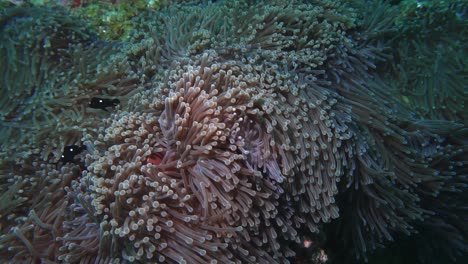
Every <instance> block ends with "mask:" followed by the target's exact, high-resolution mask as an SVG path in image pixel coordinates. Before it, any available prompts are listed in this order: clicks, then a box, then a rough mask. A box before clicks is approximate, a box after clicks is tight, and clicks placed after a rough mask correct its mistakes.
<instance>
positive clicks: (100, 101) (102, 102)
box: [89, 97, 120, 111]
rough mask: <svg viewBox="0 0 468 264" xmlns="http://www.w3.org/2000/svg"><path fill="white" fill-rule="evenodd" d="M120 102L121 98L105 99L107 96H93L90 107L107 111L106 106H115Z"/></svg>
mask: <svg viewBox="0 0 468 264" xmlns="http://www.w3.org/2000/svg"><path fill="white" fill-rule="evenodd" d="M119 103H120V100H119V99H105V98H99V97H93V98H91V101H90V102H89V107H91V108H95V109H102V110H104V111H107V109H106V107H114V106H117V105H118V104H119Z"/></svg>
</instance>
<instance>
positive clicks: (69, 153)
mask: <svg viewBox="0 0 468 264" xmlns="http://www.w3.org/2000/svg"><path fill="white" fill-rule="evenodd" d="M85 149H86V146H81V147H80V146H78V145H71V146H65V147H64V148H63V152H62V157H61V158H60V161H61V162H63V163H64V164H65V163H68V162H72V163H74V162H75V160H74V159H75V156H76V155H78V154H80V153H81V152H83V150H85Z"/></svg>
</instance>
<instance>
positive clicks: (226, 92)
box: [0, 1, 467, 263]
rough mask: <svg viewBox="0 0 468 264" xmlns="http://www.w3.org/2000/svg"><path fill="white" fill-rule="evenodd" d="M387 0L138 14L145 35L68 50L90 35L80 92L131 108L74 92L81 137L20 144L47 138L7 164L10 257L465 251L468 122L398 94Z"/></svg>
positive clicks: (259, 258)
mask: <svg viewBox="0 0 468 264" xmlns="http://www.w3.org/2000/svg"><path fill="white" fill-rule="evenodd" d="M372 5H373V6H372V10H373V12H372V13H371V14H370V13H368V12H364V11H361V10H364V7H363V6H362V5H360V4H358V3H353V4H345V3H340V2H337V1H305V3H284V2H282V1H271V2H269V3H268V4H265V3H264V2H263V1H258V2H257V1H253V2H252V1H219V2H216V3H202V4H196V5H185V6H183V5H179V4H173V5H170V6H169V7H167V8H166V9H164V10H161V11H160V12H158V13H156V14H155V13H152V12H149V13H142V14H141V15H140V16H139V17H137V18H135V20H134V23H135V25H134V31H133V33H132V34H130V37H129V42H128V43H119V42H104V41H101V40H98V39H97V38H96V39H95V38H89V40H88V41H89V44H88V45H87V46H80V44H76V45H71V50H64V51H63V55H60V56H58V58H61V57H62V56H65V57H66V56H69V54H75V52H76V50H77V49H78V48H76V47H82V48H81V50H82V51H80V52H82V53H83V54H89V56H92V55H93V54H98V55H99V56H97V58H98V59H99V60H104V61H105V62H103V64H98V65H96V70H95V71H93V70H91V68H93V67H91V68H90V69H89V70H90V72H91V73H92V75H91V76H93V77H92V78H91V77H89V75H88V76H87V77H83V76H82V75H79V76H75V75H66V76H68V77H67V78H65V80H68V81H71V80H72V81H73V83H75V85H74V86H73V87H69V88H70V90H71V91H73V93H74V94H78V95H79V94H83V93H86V92H88V91H90V90H91V91H94V93H92V95H93V96H94V95H101V94H103V95H106V96H108V97H111V96H118V97H119V98H120V99H122V100H121V101H122V105H121V106H119V107H118V108H117V109H115V110H114V111H108V112H104V111H101V112H92V111H89V109H87V108H86V107H83V105H81V106H79V105H80V104H79V103H80V102H81V101H75V104H76V105H74V106H72V107H71V109H76V108H78V109H82V110H81V111H75V113H76V116H77V118H76V119H70V118H68V117H67V116H68V115H59V116H58V120H59V121H60V126H61V127H63V128H69V129H70V131H73V133H70V134H66V135H70V136H67V137H63V135H59V134H54V133H51V134H50V137H51V142H55V143H54V144H53V146H52V147H50V146H49V144H48V142H47V141H46V140H45V138H42V139H41V140H36V141H28V140H24V141H21V142H20V143H21V145H22V148H26V149H27V148H34V149H36V150H35V151H32V152H31V153H28V152H26V153H25V154H23V155H21V156H15V157H14V158H11V159H9V160H7V161H5V162H2V164H1V165H0V169H1V173H0V199H2V200H10V201H9V202H8V203H2V206H1V207H0V214H1V223H2V226H1V227H0V228H1V230H2V235H1V236H0V246H1V247H3V248H6V249H7V250H5V251H4V252H2V253H0V258H4V259H10V258H11V257H13V258H15V259H16V260H23V261H29V262H34V261H61V262H66V263H77V262H81V263H92V262H97V263H109V262H123V263H128V262H136V263H145V262H160V263H219V262H229V263H290V262H293V263H295V262H298V263H299V262H301V261H310V262H317V263H320V262H325V261H326V258H327V257H328V256H329V259H330V261H332V262H337V263H342V262H352V261H355V260H356V259H358V261H361V259H365V260H371V261H376V260H375V259H376V258H377V257H379V256H380V253H381V252H380V251H379V250H380V248H383V247H384V246H388V248H389V252H391V251H392V250H393V246H392V244H391V243H390V242H391V241H393V240H396V239H401V241H405V239H407V237H410V238H416V239H419V238H421V237H424V236H423V235H422V234H417V233H418V232H422V231H425V230H429V229H431V230H433V233H434V234H436V235H437V237H438V238H439V239H440V240H441V241H444V243H446V244H448V245H449V247H450V250H447V251H445V252H446V253H447V255H448V256H449V257H451V258H450V260H453V261H455V259H456V257H457V255H460V254H466V252H467V244H466V234H467V233H466V228H464V227H463V225H462V224H461V223H463V220H464V219H466V213H465V212H464V211H463V203H464V200H463V196H462V192H463V190H464V189H465V188H466V186H467V185H466V183H467V182H466V181H467V178H466V169H465V167H466V161H465V160H464V157H465V156H466V150H467V149H466V147H465V143H464V142H466V135H464V131H465V125H464V124H463V123H461V121H460V120H459V119H458V112H457V111H458V110H456V109H457V108H456V109H455V110H454V112H449V113H448V114H444V115H442V117H444V118H447V120H440V119H439V120H434V119H430V118H440V117H441V116H433V115H430V114H426V113H423V112H418V111H417V109H416V108H412V107H408V106H407V104H408V100H410V99H411V98H410V99H408V98H406V99H403V98H402V97H401V96H399V95H398V89H397V88H396V87H395V83H397V81H395V80H397V77H398V76H401V73H400V72H399V71H396V70H395V68H392V65H393V64H392V63H394V62H395V61H397V60H398V59H399V58H398V54H404V53H403V52H401V53H395V52H394V51H392V49H391V48H392V47H394V45H397V44H395V35H397V34H398V33H397V31H398V30H397V29H398V23H397V22H396V19H395V17H396V16H395V14H397V13H398V8H397V7H398V6H391V5H390V4H386V3H382V2H380V1H375V2H373V3H372ZM31 14H32V13H31ZM29 16H31V15H29ZM14 17H15V16H14V15H11V16H7V18H5V19H2V20H0V21H12V19H14ZM4 23H6V24H8V23H7V22H4ZM64 37H65V36H62V38H64ZM85 47H86V48H85ZM96 47H103V48H102V49H101V50H102V51H104V52H103V53H97V50H96V49H97V48H96ZM26 49H28V48H26ZM422 53H424V52H422ZM106 54H107V55H106ZM87 56H88V55H87ZM11 60H14V59H13V58H11ZM79 65H80V64H77V65H76V64H71V66H70V67H69V68H67V69H66V70H65V72H67V73H73V72H75V71H77V68H79ZM389 69H390V70H389ZM2 70H4V69H2ZM46 72H47V71H46ZM14 81H15V79H14V78H8V79H6V80H5V82H6V83H7V84H10V83H12V82H14ZM45 82H46V83H47V84H48V85H50V86H53V87H55V86H54V85H55V83H54V82H53V81H48V80H46V81H45ZM103 83H104V84H103ZM105 84H107V85H105ZM40 87H41V89H42V87H49V86H42V85H41V86H40ZM452 88H453V89H462V88H460V87H459V85H458V83H453V85H452ZM44 89H46V88H44ZM426 91H427V90H426ZM46 94H47V93H46ZM428 96H429V95H428ZM90 97H91V96H89V97H87V98H88V99H89V98H90ZM20 99H21V100H24V98H20ZM80 107H81V108H80ZM66 111H73V110H66ZM454 117H457V118H454ZM424 118H426V119H424ZM449 118H452V119H453V120H451V119H449ZM70 120H83V121H82V122H80V123H79V124H78V123H76V122H72V121H70ZM10 122H12V124H14V125H20V124H22V123H24V121H20V120H18V121H14V120H11V121H10ZM3 127H5V126H3V123H2V128H3ZM47 127H48V128H50V127H52V126H50V125H48V126H47ZM48 131H50V130H48ZM67 131H68V130H67ZM31 133H37V132H34V131H33V132H31ZM8 135H9V138H10V139H12V138H13V136H12V135H11V134H8ZM71 135H73V136H71ZM64 138H65V139H66V140H65V142H64ZM70 143H74V144H83V145H85V146H86V151H84V152H83V153H82V154H80V155H78V156H77V158H76V164H73V163H67V164H51V161H50V160H49V159H50V158H49V157H48V155H49V154H50V152H53V156H55V157H57V156H58V155H59V153H60V150H61V149H62V146H64V145H65V144H70ZM11 145H12V146H13V144H11ZM11 149H12V148H9V151H5V152H4V151H3V150H2V153H11ZM4 156H5V157H6V155H4ZM2 158H3V156H2ZM36 192H37V194H36ZM12 197H13V198H12ZM457 198H460V199H462V200H461V201H458V202H454V200H457ZM304 241H307V243H305V242H304ZM430 243H432V241H430V242H428V243H427V244H426V245H429V246H434V245H433V244H430ZM304 245H307V247H309V246H310V245H312V248H311V251H309V252H308V253H309V254H310V255H309V256H301V255H298V254H299V252H300V251H301V250H303V247H304ZM436 246H439V245H436ZM374 252H376V254H374V255H372V254H373V253H374ZM324 254H326V257H324ZM418 255H419V254H418ZM317 256H319V257H317ZM369 256H370V258H369ZM350 259H352V260H350ZM447 259H448V257H447ZM415 261H423V260H421V259H418V258H415Z"/></svg>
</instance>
